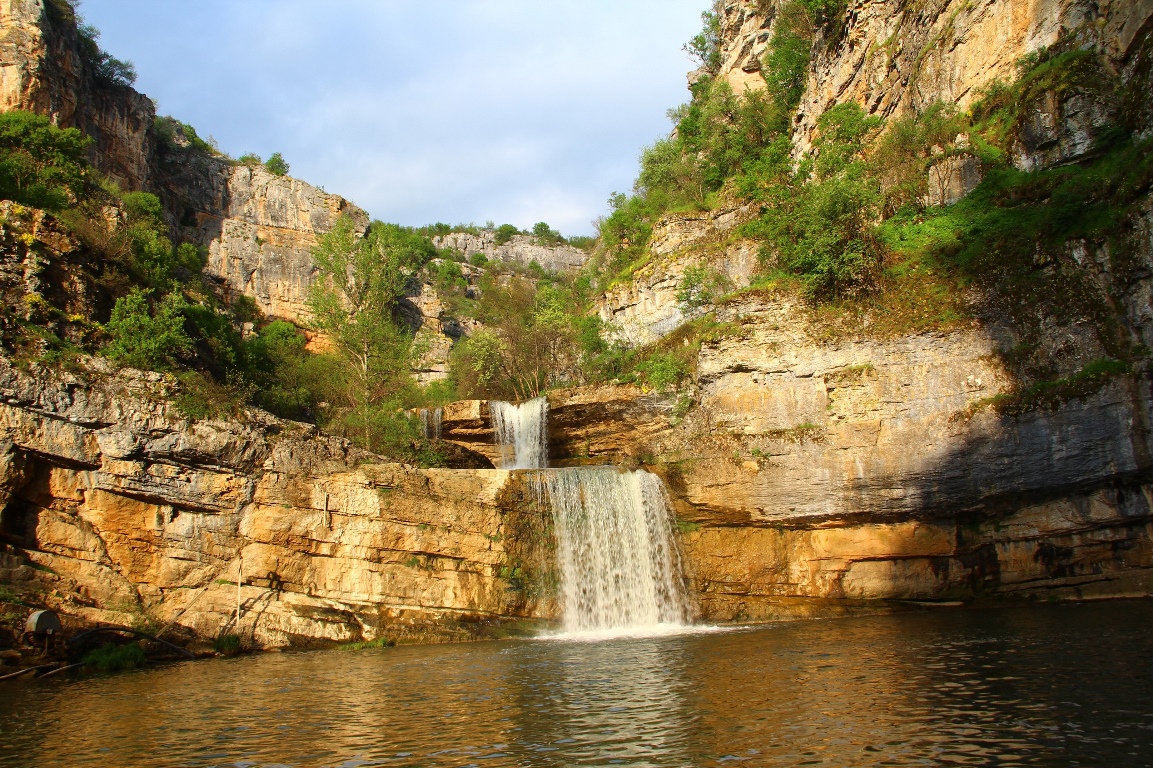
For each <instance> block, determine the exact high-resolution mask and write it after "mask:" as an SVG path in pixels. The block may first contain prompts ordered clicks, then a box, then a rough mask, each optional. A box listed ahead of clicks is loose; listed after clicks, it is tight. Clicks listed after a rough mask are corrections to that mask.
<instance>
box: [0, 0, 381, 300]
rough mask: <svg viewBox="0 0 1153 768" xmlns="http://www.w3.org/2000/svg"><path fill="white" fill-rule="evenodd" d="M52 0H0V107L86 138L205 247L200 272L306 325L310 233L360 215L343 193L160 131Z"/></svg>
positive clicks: (106, 169) (148, 106)
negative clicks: (103, 72) (85, 53)
mask: <svg viewBox="0 0 1153 768" xmlns="http://www.w3.org/2000/svg"><path fill="white" fill-rule="evenodd" d="M63 5H66V4H65V3H58V2H52V0H0V109H4V110H9V109H23V110H29V111H32V112H37V113H40V114H44V115H48V116H49V117H50V118H51V119H52V120H53V122H55V123H56V124H57V125H60V126H61V127H66V128H68V127H74V128H78V129H80V130H81V131H82V132H83V133H85V134H86V135H88V136H90V137H92V139H93V142H92V146H91V150H90V152H91V160H92V163H93V165H94V166H95V167H96V168H97V169H98V170H100V172H101V173H103V174H105V175H106V176H107V177H108V178H110V179H111V180H113V181H114V182H116V183H117V184H119V185H120V186H121V187H122V188H123V189H125V190H145V191H149V192H154V193H156V194H157V195H159V196H160V198H161V201H162V202H163V203H164V206H165V209H166V212H167V215H168V220H169V224H170V226H171V227H172V230H173V234H174V235H176V236H177V237H180V238H182V239H186V240H188V241H190V242H194V243H197V244H199V245H203V246H205V248H207V250H208V252H209V261H208V267H207V268H206V270H205V273H206V274H207V275H209V276H210V277H213V278H215V279H216V280H218V281H219V282H220V284H221V287H222V289H223V291H224V293H225V294H226V295H228V296H241V295H245V296H250V297H252V298H253V299H254V300H255V301H256V304H257V306H258V307H260V309H261V310H262V311H264V312H265V313H266V314H267V315H269V316H271V317H277V318H281V319H285V320H291V321H294V322H300V323H303V322H304V321H305V320H306V319H307V314H308V313H307V308H306V306H305V302H306V300H307V297H308V286H309V284H310V283H311V281H312V279H313V277H314V273H315V270H314V267H313V264H312V256H311V249H312V247H313V246H314V245H315V244H316V237H317V235H319V234H322V233H324V232H326V231H328V229H330V228H331V227H332V224H333V222H334V221H335V219H336V218H337V217H339V216H340V215H341V214H348V215H350V216H352V217H353V218H354V219H355V220H356V221H357V223H358V224H359V225H360V226H362V227H364V226H367V224H368V217H367V216H366V215H365V213H364V212H363V211H361V210H360V209H359V208H357V207H356V206H355V205H353V204H352V203H350V202H348V201H347V200H345V199H344V198H342V197H340V196H339V195H331V194H328V193H326V192H324V191H322V190H320V189H317V188H316V187H314V186H312V185H310V184H306V183H305V182H302V181H300V180H298V179H293V178H289V177H280V176H274V175H272V174H271V173H268V172H267V171H265V170H264V169H263V168H260V167H250V166H245V165H239V164H236V163H233V162H230V161H229V160H228V159H226V158H224V157H221V156H219V155H215V154H212V153H209V152H204V151H199V150H197V149H195V148H194V147H192V146H191V145H190V143H189V141H188V140H187V138H186V137H184V136H183V135H182V134H181V132H180V130H179V127H177V130H176V134H175V137H174V138H168V139H166V138H164V137H162V136H161V135H159V133H158V131H157V129H156V125H155V122H156V109H155V107H154V106H153V104H152V102H151V101H150V100H149V99H148V97H147V96H145V95H143V94H140V93H137V92H136V91H135V90H133V89H132V88H130V87H127V86H124V85H115V84H109V83H106V82H103V81H100V80H98V79H97V78H95V77H94V75H93V73H92V72H91V71H89V67H88V66H87V65H86V64H85V62H84V59H83V57H82V56H81V55H80V53H79V45H78V40H77V32H76V26H75V22H74V21H72V20H71V19H70V18H68V17H67V12H65V11H62V10H59V7H60V6H63Z"/></svg>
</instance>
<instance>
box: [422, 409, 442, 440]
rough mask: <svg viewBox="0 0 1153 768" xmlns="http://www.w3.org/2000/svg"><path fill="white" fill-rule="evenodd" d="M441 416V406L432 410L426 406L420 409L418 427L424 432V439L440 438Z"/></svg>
mask: <svg viewBox="0 0 1153 768" xmlns="http://www.w3.org/2000/svg"><path fill="white" fill-rule="evenodd" d="M443 418H444V409H443V408H433V409H432V410H429V409H428V408H421V409H420V428H421V431H422V432H423V433H424V439H426V440H428V439H430V438H436V439H437V440H439V439H440V425H441V421H442V420H443Z"/></svg>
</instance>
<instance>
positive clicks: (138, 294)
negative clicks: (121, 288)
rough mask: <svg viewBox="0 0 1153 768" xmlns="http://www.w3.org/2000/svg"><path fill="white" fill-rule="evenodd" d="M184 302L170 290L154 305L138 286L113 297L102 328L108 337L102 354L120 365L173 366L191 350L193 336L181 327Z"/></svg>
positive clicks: (150, 368)
mask: <svg viewBox="0 0 1153 768" xmlns="http://www.w3.org/2000/svg"><path fill="white" fill-rule="evenodd" d="M187 306H188V305H187V303H186V302H185V301H184V299H183V298H182V297H181V296H179V295H178V294H169V295H168V296H165V297H164V299H162V300H161V301H160V302H159V303H158V304H157V306H156V307H155V308H150V307H149V301H148V297H147V296H146V295H145V294H144V292H143V291H141V290H140V289H139V288H133V289H132V291H131V292H130V293H129V294H128V295H127V296H123V297H121V298H119V299H117V300H116V305H115V306H114V307H113V308H112V317H111V319H110V320H109V321H108V322H107V323H105V324H104V331H105V332H106V333H107V334H108V336H109V337H110V339H111V341H110V342H109V344H108V346H106V347H105V348H104V349H103V351H102V354H103V355H104V356H105V357H107V358H109V359H110V360H113V361H115V362H117V363H119V364H120V365H124V366H128V367H130V368H141V369H144V370H165V369H169V368H172V367H173V366H176V365H177V364H178V363H179V362H180V360H181V359H182V358H184V357H186V356H188V355H190V354H192V351H193V344H192V339H191V338H189V336H188V334H187V333H185V331H184V311H185V309H186V308H187Z"/></svg>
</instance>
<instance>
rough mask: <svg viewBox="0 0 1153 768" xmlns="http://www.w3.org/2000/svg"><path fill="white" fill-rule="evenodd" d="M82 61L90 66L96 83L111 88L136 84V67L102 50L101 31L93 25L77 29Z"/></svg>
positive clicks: (85, 25)
mask: <svg viewBox="0 0 1153 768" xmlns="http://www.w3.org/2000/svg"><path fill="white" fill-rule="evenodd" d="M76 31H77V43H78V44H79V49H80V58H81V60H82V61H83V62H84V63H85V64H87V65H88V68H89V71H90V72H91V73H92V76H93V77H94V78H95V80H96V82H98V83H101V84H103V85H109V86H123V87H130V86H132V84H133V83H135V82H136V67H135V66H134V65H133V64H132V62H131V61H124V60H121V59H118V58H116V57H115V56H113V55H112V54H110V53H108V52H107V51H104V50H102V49H101V48H100V44H99V43H98V42H97V40H99V38H100V30H99V29H97V28H96V27H94V26H92V25H91V24H80V25H78V26H77V28H76Z"/></svg>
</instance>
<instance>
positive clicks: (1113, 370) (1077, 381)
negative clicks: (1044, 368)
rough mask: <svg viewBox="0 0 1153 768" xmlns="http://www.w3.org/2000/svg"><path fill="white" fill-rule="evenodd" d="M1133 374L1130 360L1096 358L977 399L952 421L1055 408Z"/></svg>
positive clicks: (1053, 409) (954, 415)
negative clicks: (1053, 375)
mask: <svg viewBox="0 0 1153 768" xmlns="http://www.w3.org/2000/svg"><path fill="white" fill-rule="evenodd" d="M1132 373H1133V368H1132V366H1131V365H1130V364H1129V363H1126V362H1122V361H1120V360H1112V359H1109V358H1104V359H1101V360H1094V361H1093V362H1091V363H1089V364H1088V365H1086V366H1085V367H1084V368H1082V369H1081V370H1079V371H1077V372H1076V373H1074V374H1072V375H1071V376H1066V377H1063V378H1060V379H1051V380H1048V381H1038V382H1036V383H1034V384H1031V385H1029V386H1027V387H1024V388H1022V389H1019V390H1017V391H1013V392H1006V393H1002V394H998V395H994V396H992V397H986V398H982V399H980V400H977V401H976V402H974V403H972V404H971V405H969V407H968V408H966V409H965V410H963V411H959V412H957V413H955V414H953V416H951V417H950V421H951V422H962V421H968V420H969V419H971V418H973V416H975V415H976V414H978V413H980V412H981V411H983V410H992V411H995V412H996V413H998V414H1000V415H1002V416H1011V417H1016V416H1020V415H1022V414H1024V413H1030V412H1033V411H1039V410H1047V411H1056V410H1057V409H1058V408H1060V407H1061V406H1062V405H1064V404H1065V403H1067V402H1069V401H1070V400H1083V399H1085V398H1087V397H1090V396H1092V395H1095V394H1096V393H1097V392H1100V391H1101V389H1103V388H1104V387H1105V386H1107V385H1108V384H1109V383H1110V382H1112V381H1114V380H1115V379H1117V378H1120V377H1123V376H1128V375H1130V374H1132Z"/></svg>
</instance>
